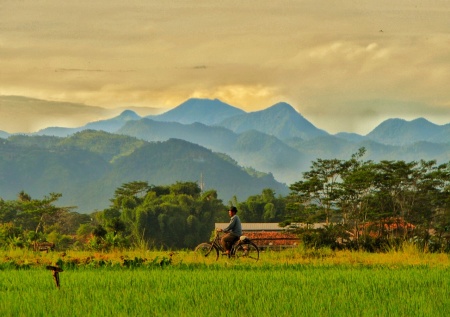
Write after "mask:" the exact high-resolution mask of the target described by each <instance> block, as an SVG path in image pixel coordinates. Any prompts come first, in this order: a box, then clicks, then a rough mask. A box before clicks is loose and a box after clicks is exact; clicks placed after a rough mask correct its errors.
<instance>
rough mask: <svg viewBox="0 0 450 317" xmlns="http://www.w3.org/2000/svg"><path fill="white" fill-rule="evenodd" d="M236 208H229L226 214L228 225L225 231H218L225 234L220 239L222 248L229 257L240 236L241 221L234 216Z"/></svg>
mask: <svg viewBox="0 0 450 317" xmlns="http://www.w3.org/2000/svg"><path fill="white" fill-rule="evenodd" d="M236 213H237V208H236V207H234V206H231V208H230V209H229V210H228V214H229V215H230V217H231V219H230V224H229V225H228V226H227V227H226V228H225V229H219V230H218V231H223V232H225V233H226V234H225V235H224V236H223V237H222V240H221V242H222V246H223V248H224V249H225V250H226V254H227V255H228V256H230V250H231V247H232V246H233V244H234V243H235V242H236V241H237V240H239V237H240V236H241V235H242V226H241V220H240V219H239V216H238V215H236Z"/></svg>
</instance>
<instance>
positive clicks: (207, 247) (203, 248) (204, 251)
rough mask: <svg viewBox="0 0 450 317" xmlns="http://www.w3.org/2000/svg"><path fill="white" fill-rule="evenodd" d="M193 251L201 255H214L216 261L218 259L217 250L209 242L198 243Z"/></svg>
mask: <svg viewBox="0 0 450 317" xmlns="http://www.w3.org/2000/svg"><path fill="white" fill-rule="evenodd" d="M195 252H196V253H197V254H199V255H201V256H202V257H207V256H211V257H216V261H217V260H218V259H219V250H218V249H217V248H216V246H215V245H213V244H211V243H206V242H204V243H200V244H199V245H198V246H197V247H196V248H195Z"/></svg>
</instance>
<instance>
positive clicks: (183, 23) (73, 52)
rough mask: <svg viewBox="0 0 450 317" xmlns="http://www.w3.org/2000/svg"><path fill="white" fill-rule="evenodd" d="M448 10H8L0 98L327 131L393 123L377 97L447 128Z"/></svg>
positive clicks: (26, 5) (252, 3)
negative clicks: (188, 103)
mask: <svg viewBox="0 0 450 317" xmlns="http://www.w3.org/2000/svg"><path fill="white" fill-rule="evenodd" d="M449 13H450V3H449V2H448V1H441V0H433V1H431V0H430V1H427V0H425V1H420V3H419V2H417V1H413V2H411V1H407V0H398V1H395V2H392V1H389V0H379V1H371V0H367V1H360V2H355V1H351V0H340V1H338V2H337V3H333V4H330V2H329V1H325V0H317V1H289V2H285V3H283V5H280V4H279V3H277V2H273V1H268V0H249V1H244V2H240V3H236V2H217V1H212V0H202V1H187V2H164V1H162V2H156V1H149V2H142V1H137V0H129V1H127V2H123V1H119V0H110V1H94V2H92V1H70V0H69V1H64V2H60V1H56V0H41V1H31V0H23V1H6V2H5V1H3V2H2V10H1V11H0V21H2V22H1V24H0V32H1V33H0V34H1V37H0V94H16V95H17V94H23V95H27V96H31V97H38V98H42V99H49V100H59V101H72V102H81V103H85V104H90V105H98V106H103V107H109V108H114V107H119V106H120V107H121V106H124V105H127V104H134V105H138V106H151V107H154V106H161V107H164V108H167V107H173V106H176V105H178V104H180V103H181V102H183V101H184V100H186V99H187V98H189V97H191V96H200V97H205V98H220V99H223V101H225V102H228V103H230V104H234V105H237V106H239V107H242V108H244V109H245V110H251V111H253V110H258V109H262V108H265V107H267V106H270V105H272V104H273V103H276V102H279V101H286V102H289V103H291V104H292V105H293V106H295V107H296V108H297V109H298V110H299V111H300V112H301V113H302V114H303V115H304V116H305V117H306V118H308V119H309V118H310V117H311V118H314V122H315V123H317V125H318V126H320V127H321V128H324V129H327V130H329V131H337V130H340V129H342V128H346V127H352V129H354V130H353V131H365V130H367V127H362V126H361V124H360V122H361V120H362V119H361V118H372V121H374V120H378V118H382V117H383V116H385V115H390V114H392V112H393V110H392V109H391V108H392V107H391V108H390V107H387V106H383V105H382V104H380V103H376V102H373V100H394V101H398V103H401V104H420V105H421V107H420V109H421V113H423V114H425V115H427V116H426V117H432V116H433V115H434V116H436V115H435V114H437V113H439V114H440V115H441V117H443V116H444V113H445V111H444V110H445V109H447V108H448V107H450V93H449V92H448V83H449V82H450V74H449V72H448V69H449V66H450V57H449V55H448V46H449V44H450V35H449V34H450V25H449V24H448V14H449ZM380 30H383V32H380ZM355 100H357V101H358V102H354V101H355ZM400 109H402V110H401V111H402V113H403V115H404V116H405V117H406V116H411V115H414V114H415V113H418V112H417V111H415V110H414V111H413V108H412V107H406V106H405V107H401V108H400ZM440 109H444V110H442V112H439V111H440ZM378 114H379V115H378ZM336 118H339V120H337V119H336ZM445 118H446V119H447V120H448V121H449V122H450V117H448V116H447V117H445ZM442 120H444V118H442ZM364 122H365V121H364ZM372 124H373V123H372ZM353 127H355V128H353ZM356 129H357V130H356Z"/></svg>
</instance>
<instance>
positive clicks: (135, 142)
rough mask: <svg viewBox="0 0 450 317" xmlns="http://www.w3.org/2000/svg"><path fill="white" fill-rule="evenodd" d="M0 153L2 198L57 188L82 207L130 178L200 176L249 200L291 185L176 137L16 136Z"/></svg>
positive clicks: (94, 205)
mask: <svg viewBox="0 0 450 317" xmlns="http://www.w3.org/2000/svg"><path fill="white" fill-rule="evenodd" d="M0 158H1V160H0V175H1V176H2V178H1V179H0V192H1V197H2V198H3V199H13V198H15V197H16V195H17V193H18V192H20V191H22V190H24V191H26V192H27V193H29V194H30V195H32V196H37V197H41V196H43V195H46V194H48V193H50V192H56V193H61V194H62V197H61V199H60V200H59V202H60V203H61V204H64V205H69V206H76V207H77V208H78V210H79V211H81V212H90V211H93V210H96V209H103V208H105V207H106V206H107V205H108V202H109V199H110V197H111V195H112V193H113V192H114V190H115V189H116V188H117V187H118V186H120V185H121V184H123V183H126V182H131V181H147V182H149V183H150V184H154V185H166V184H170V183H173V182H176V181H192V182H197V183H199V182H200V181H202V182H203V185H202V186H203V189H205V190H208V189H211V188H214V189H216V190H217V192H218V195H219V198H221V199H223V200H229V199H231V198H232V197H233V196H238V197H239V198H240V199H245V198H246V197H248V196H249V195H252V194H255V193H258V192H260V191H261V190H262V189H264V188H273V189H274V190H275V191H276V192H277V193H279V194H286V193H287V186H286V185H284V184H281V183H279V182H277V181H275V179H274V178H273V176H272V175H271V174H266V173H256V172H255V171H254V170H252V169H245V168H243V167H241V166H239V165H238V164H237V163H236V162H235V161H234V160H233V159H231V158H230V157H229V156H227V155H225V154H218V153H214V152H212V151H211V150H208V149H206V148H204V147H201V146H199V145H196V144H192V143H189V142H187V141H182V140H177V139H170V140H168V141H165V142H146V141H143V140H139V139H136V138H133V137H129V136H124V135H116V134H111V133H106V132H103V131H93V130H85V131H83V132H78V133H75V134H73V135H71V136H69V137H64V138H62V137H49V136H25V135H14V136H10V137H9V138H8V139H3V140H2V142H1V143H0Z"/></svg>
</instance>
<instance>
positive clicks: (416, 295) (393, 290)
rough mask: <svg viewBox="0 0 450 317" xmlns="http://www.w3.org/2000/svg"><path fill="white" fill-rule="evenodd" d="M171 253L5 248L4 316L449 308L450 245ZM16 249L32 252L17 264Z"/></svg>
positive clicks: (438, 312) (0, 279)
mask: <svg viewBox="0 0 450 317" xmlns="http://www.w3.org/2000/svg"><path fill="white" fill-rule="evenodd" d="M33 255H34V258H33ZM14 256H17V258H14ZM168 258H169V256H168V255H167V253H165V252H159V251H153V252H150V251H146V252H145V253H144V254H142V253H141V256H140V257H138V256H137V254H135V253H129V254H125V255H123V254H122V255H119V253H115V254H89V253H86V254H83V253H69V254H67V255H65V256H64V258H63V259H62V258H61V255H59V254H56V253H55V254H52V253H49V254H35V253H34V252H30V254H28V253H26V252H23V253H22V254H20V252H17V253H14V252H9V253H8V252H6V253H3V254H2V253H0V263H2V265H1V266H0V316H448V314H449V311H450V298H449V296H448V295H449V294H450V265H449V257H448V255H446V254H440V255H438V254H436V255H432V254H428V255H427V254H418V253H417V254H408V255H407V254H406V253H403V255H401V254H398V255H397V254H396V253H392V254H382V255H380V254H378V255H377V254H374V255H372V254H362V253H353V254H352V253H345V252H344V253H333V252H331V251H323V252H319V254H314V253H313V254H308V253H307V252H306V251H305V250H303V251H301V252H300V251H292V250H290V251H285V252H273V253H272V252H268V253H263V254H262V255H261V259H260V261H258V262H257V263H254V264H249V263H243V262H239V261H238V260H228V259H220V260H219V261H217V262H216V261H210V260H209V259H204V258H199V257H197V256H196V255H194V254H193V253H192V252H179V253H177V254H175V255H174V257H173V259H172V260H173V261H172V262H171V263H170V264H168V262H167V259H168ZM2 259H3V261H2ZM13 259H15V260H17V261H19V260H18V259H22V261H23V262H22V263H17V261H16V262H15V267H14V265H13V264H12V260H13ZM74 259H77V261H75V262H78V265H74V264H73V261H72V262H71V260H74ZM87 259H89V261H88V260H87ZM127 259H128V262H126V261H125V260H127ZM50 262H52V264H55V263H59V264H61V266H62V267H64V272H62V273H60V280H61V287H60V288H59V289H58V288H56V287H55V283H54V281H53V278H52V275H51V272H50V271H47V270H45V265H46V264H48V263H50ZM124 263H127V265H124Z"/></svg>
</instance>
